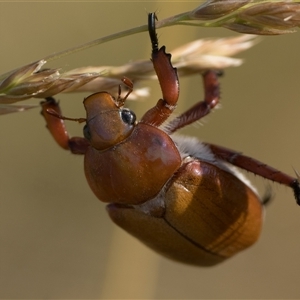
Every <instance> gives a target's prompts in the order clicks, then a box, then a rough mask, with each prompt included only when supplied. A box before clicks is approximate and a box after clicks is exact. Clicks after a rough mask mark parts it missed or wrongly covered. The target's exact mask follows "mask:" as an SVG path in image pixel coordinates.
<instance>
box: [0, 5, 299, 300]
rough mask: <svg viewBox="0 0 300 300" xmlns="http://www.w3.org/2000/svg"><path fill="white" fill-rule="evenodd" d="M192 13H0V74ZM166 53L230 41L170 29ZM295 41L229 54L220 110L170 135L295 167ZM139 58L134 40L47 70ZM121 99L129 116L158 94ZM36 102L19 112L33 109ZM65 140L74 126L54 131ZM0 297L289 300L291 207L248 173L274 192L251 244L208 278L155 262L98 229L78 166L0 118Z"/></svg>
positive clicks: (295, 212)
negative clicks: (151, 16)
mask: <svg viewBox="0 0 300 300" xmlns="http://www.w3.org/2000/svg"><path fill="white" fill-rule="evenodd" d="M198 4H199V3H197V2H184V1H182V2H168V1H165V2H160V1H156V2H155V1H152V2H143V1H140V2H126V1H124V2H122V1H121V2H120V1H119V2H114V1H112V2H99V3H97V2H80V3H77V2H72V3H68V2H64V3H51V2H47V3H46V2H45V3H33V2H31V3H23V2H19V3H14V2H9V3H0V45H1V56H0V59H1V64H0V73H5V72H7V71H9V70H12V69H15V68H17V67H19V66H22V65H25V64H27V63H29V62H31V61H34V60H37V59H40V58H42V57H44V56H46V55H49V54H51V53H53V52H57V51H60V50H63V49H66V48H69V47H72V46H75V45H78V44H82V43H84V42H87V41H90V40H93V39H96V38H98V37H101V36H106V35H108V34H112V33H115V32H118V31H121V30H124V29H128V28H132V27H135V26H138V25H142V24H145V23H146V22H147V13H148V12H152V11H157V12H158V17H159V19H163V18H166V17H169V16H171V15H175V14H178V13H181V12H184V11H188V10H191V9H193V8H195V7H196V6H197V5H198ZM158 35H159V38H160V43H161V45H162V44H165V45H167V50H168V51H171V50H172V49H173V48H175V47H178V46H179V45H181V44H183V43H186V42H189V41H192V40H194V39H198V38H202V37H203V38H205V37H223V36H236V35H237V34H236V33H234V32H231V31H229V30H225V29H216V28H210V29H203V28H195V27H184V26H175V27H170V28H165V29H161V30H159V31H158ZM299 49H300V31H298V32H297V33H294V34H289V35H284V36H274V37H264V38H263V39H262V40H261V42H260V43H259V44H258V45H256V46H255V47H253V48H252V49H250V50H248V51H246V52H244V53H241V54H240V55H239V57H243V58H245V63H244V64H243V65H242V66H241V67H238V68H231V69H227V70H226V73H225V76H224V77H223V78H222V79H221V84H222V100H221V101H222V109H219V110H217V111H215V113H213V114H212V115H210V116H209V117H207V118H206V119H205V121H204V122H203V125H204V126H200V125H195V126H189V127H188V128H186V129H184V130H182V133H184V134H189V135H192V136H197V137H199V138H200V139H202V140H205V141H208V142H212V143H216V144H220V145H223V146H227V147H229V148H232V149H236V150H238V151H242V152H244V153H245V154H247V155H249V156H252V157H254V158H257V159H259V160H261V161H263V162H266V163H268V164H269V165H271V166H274V167H276V168H278V169H280V170H282V171H284V172H286V173H289V174H291V175H294V171H293V169H292V166H293V167H294V168H295V169H298V170H300V136H299V120H300V118H299V111H300V81H299V78H300V75H299V70H300V59H299ZM139 58H143V59H147V58H150V43H149V39H148V34H147V33H141V34H138V35H135V36H130V37H127V38H123V39H119V40H117V41H113V42H110V43H106V44H103V45H100V46H98V47H94V48H92V49H88V50H85V51H83V52H79V53H76V54H73V55H70V56H68V57H66V58H63V59H60V60H56V61H53V62H51V63H49V64H47V65H46V67H54V68H55V67H59V68H62V69H63V70H70V69H72V68H75V67H82V66H88V65H121V64H124V63H126V62H129V61H130V60H134V59H139ZM200 82H201V81H200V78H199V77H198V76H194V77H191V78H187V79H186V78H184V79H182V80H181V95H180V100H179V105H178V109H177V112H180V111H183V110H185V109H186V108H188V107H189V106H190V105H192V104H193V103H195V102H196V101H198V100H199V99H201V98H202V95H203V94H202V85H201V83H200ZM146 84H147V85H149V86H150V87H151V97H149V98H148V99H147V100H146V101H143V102H131V103H130V104H129V105H130V107H131V108H132V109H133V110H135V111H136V112H137V115H138V116H141V115H142V114H143V113H144V112H145V111H146V110H147V109H149V108H150V107H152V106H153V105H154V103H156V101H157V99H158V98H159V97H160V89H159V86H158V83H157V82H149V83H148V82H146ZM85 96H87V94H85V93H82V94H69V95H64V94H61V95H59V96H58V97H57V98H58V99H59V100H60V101H61V106H62V108H63V111H64V114H65V115H67V116H70V117H72V116H73V117H84V108H83V105H82V100H83V97H85ZM38 102H39V100H38V99H31V100H29V101H27V103H34V104H37V103H38ZM67 126H68V129H69V131H70V133H71V134H72V135H82V125H78V124H77V123H74V122H69V123H68V124H67ZM0 128H1V130H0V140H1V143H0V166H1V167H0V214H1V215H0V222H1V223H0V234H1V236H0V238H1V241H0V251H1V253H0V259H1V261H0V297H1V298H32V299H33V298H43V299H46V298H61V299H62V298H82V299H84V298H90V299H92V298H98V299H101V298H108V299H109V298H111V299H113V298H127V299H134V298H152V299H155V298H185V299H187V298H210V299H213V298H239V299H242V298H273V299H274V298H300V287H299V275H300V259H299V253H300V238H299V228H300V207H297V206H296V204H295V200H294V197H293V193H292V191H291V190H290V189H289V188H287V187H284V186H280V185H278V184H273V183H269V182H267V181H266V180H264V179H261V178H258V177H254V176H250V178H251V180H252V181H253V183H254V184H255V185H257V186H258V187H259V189H260V191H261V192H262V193H263V192H264V191H265V189H266V188H267V187H268V186H269V185H270V186H271V188H272V189H273V191H274V193H275V198H274V200H273V202H272V203H271V204H270V205H269V206H268V207H267V210H266V222H265V226H264V228H263V232H262V235H261V238H260V240H259V241H258V243H256V244H255V245H254V246H253V247H251V248H250V249H249V250H246V251H244V252H243V253H240V254H239V255H237V256H235V257H233V258H231V259H229V260H228V261H226V262H224V263H223V264H220V265H218V266H216V267H212V268H198V267H192V266H186V265H183V264H179V263H176V262H172V261H169V260H167V259H165V258H163V257H161V256H159V255H157V254H156V253H154V252H152V251H151V250H149V249H148V248H146V247H145V246H144V245H142V244H141V243H140V242H139V241H137V240H135V239H134V238H132V237H131V236H129V235H128V234H127V233H125V232H123V230H122V229H120V228H117V227H116V226H115V225H114V224H113V223H112V222H111V221H110V219H109V217H108V215H107V213H106V211H105V204H103V203H101V202H100V201H99V200H97V199H96V197H95V196H94V195H93V194H92V192H91V191H90V189H89V187H88V186H87V183H86V180H85V177H84V173H83V157H81V156H74V155H71V154H70V153H68V152H67V151H63V150H61V149H60V148H59V147H58V146H57V145H56V144H55V143H54V141H53V140H52V138H51V137H50V135H49V133H48V132H47V130H46V128H45V124H44V120H43V119H42V118H41V116H40V114H39V109H34V110H31V111H27V112H24V113H15V114H10V115H5V116H0Z"/></svg>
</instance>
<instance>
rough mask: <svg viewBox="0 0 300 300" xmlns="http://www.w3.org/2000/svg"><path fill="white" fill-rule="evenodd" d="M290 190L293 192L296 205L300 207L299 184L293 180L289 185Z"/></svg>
mask: <svg viewBox="0 0 300 300" xmlns="http://www.w3.org/2000/svg"><path fill="white" fill-rule="evenodd" d="M291 188H292V189H293V190H294V195H295V198H296V202H297V204H298V205H300V182H299V181H298V180H297V179H295V180H294V181H293V182H292V184H291Z"/></svg>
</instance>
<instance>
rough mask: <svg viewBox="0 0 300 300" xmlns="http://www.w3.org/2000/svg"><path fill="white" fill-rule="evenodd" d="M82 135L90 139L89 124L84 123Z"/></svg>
mask: <svg viewBox="0 0 300 300" xmlns="http://www.w3.org/2000/svg"><path fill="white" fill-rule="evenodd" d="M83 136H84V137H85V138H86V139H87V140H90V139H91V132H90V128H89V126H88V125H87V124H86V125H84V127H83Z"/></svg>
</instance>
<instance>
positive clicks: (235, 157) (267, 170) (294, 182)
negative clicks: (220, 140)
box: [206, 144, 300, 205]
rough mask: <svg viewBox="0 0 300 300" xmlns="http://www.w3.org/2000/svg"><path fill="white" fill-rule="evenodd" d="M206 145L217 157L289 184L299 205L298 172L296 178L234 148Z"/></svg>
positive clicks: (299, 184)
mask: <svg viewBox="0 0 300 300" xmlns="http://www.w3.org/2000/svg"><path fill="white" fill-rule="evenodd" d="M206 145H207V146H208V147H209V148H210V149H211V151H212V152H213V153H214V154H215V155H216V156H217V157H218V158H220V159H222V160H225V161H227V162H229V163H230V164H232V165H234V166H237V167H239V168H242V169H244V170H246V171H249V172H252V173H254V174H256V175H259V176H262V177H264V178H266V179H269V180H272V181H275V182H277V183H280V184H284V185H286V186H289V187H290V188H292V189H293V191H294V195H295V198H296V201H297V204H298V205H300V183H299V179H300V178H299V175H298V174H297V176H298V179H297V178H294V177H291V176H289V175H287V174H285V173H283V172H281V171H279V170H276V169H274V168H272V167H270V166H268V165H266V164H264V163H262V162H260V161H258V160H256V159H254V158H251V157H249V156H245V155H243V154H241V153H239V152H236V151H234V150H231V149H228V148H225V147H221V146H217V145H213V144H206Z"/></svg>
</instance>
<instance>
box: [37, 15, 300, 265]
mask: <svg viewBox="0 0 300 300" xmlns="http://www.w3.org/2000/svg"><path fill="white" fill-rule="evenodd" d="M155 19H156V16H155V14H154V13H151V14H149V16H148V26H149V34H150V39H151V43H152V62H153V66H154V70H155V72H156V74H157V77H158V80H159V83H160V86H161V90H162V98H161V99H159V100H158V102H157V104H156V105H155V106H154V107H153V108H151V109H150V110H148V111H147V112H146V113H145V114H144V116H143V117H142V118H141V120H140V121H137V120H136V116H135V114H134V112H133V111H131V110H129V109H128V108H125V107H124V103H125V100H126V98H127V96H128V95H129V94H130V92H131V90H132V88H133V84H132V83H131V81H130V80H128V79H124V80H123V82H124V83H125V84H126V85H127V87H128V88H129V92H128V93H127V95H126V96H125V97H123V98H122V97H121V93H120V92H119V96H118V97H117V98H116V99H115V98H114V97H113V96H112V95H110V94H109V93H107V92H99V93H95V94H93V95H91V96H89V97H87V98H86V99H84V101H83V103H84V107H85V109H86V118H82V119H73V120H77V121H79V122H86V125H85V126H84V130H83V132H84V138H80V137H73V138H69V136H68V134H67V132H66V129H65V125H64V120H65V119H69V118H66V117H63V116H62V115H61V112H60V108H59V106H58V103H57V102H56V101H55V100H54V99H53V98H46V101H44V102H42V104H41V105H42V115H43V116H44V118H45V119H46V123H47V127H48V129H49V130H50V132H51V134H52V135H53V137H54V139H55V140H56V141H57V143H58V144H59V145H60V146H61V147H63V148H64V149H68V150H70V151H71V152H72V153H75V154H84V170H85V175H86V178H87V181H88V183H89V185H90V187H91V189H92V191H93V192H94V194H95V195H96V196H97V198H99V199H100V200H101V201H103V202H108V203H109V204H108V205H107V211H108V214H109V216H110V217H111V219H112V220H113V221H114V222H115V223H116V224H117V225H119V226H120V227H122V228H123V229H124V230H126V231H127V232H129V233H130V234H132V235H133V236H135V237H137V238H138V239H139V240H141V241H142V242H143V243H145V244H146V245H148V246H149V247H151V248H152V249H154V250H155V251H157V252H159V253H161V254H162V255H164V256H166V257H168V258H170V259H173V260H176V261H180V262H183V263H188V264H192V265H199V266H211V265H215V264H218V263H220V262H222V261H224V260H226V259H227V258H229V257H231V256H233V255H234V254H236V253H238V252H240V251H241V250H244V249H246V248H248V247H249V246H251V245H252V244H253V243H255V241H256V240H257V239H258V237H259V235H260V232H261V227H262V222H263V210H264V202H265V201H264V200H262V199H261V198H260V196H259V195H258V194H257V192H256V190H255V188H253V187H252V185H251V184H250V183H249V182H248V181H247V180H246V179H245V178H244V177H243V176H242V175H241V174H240V173H239V172H238V171H237V170H236V169H235V167H234V166H237V167H240V168H242V169H245V170H247V171H250V172H252V173H254V174H257V175H260V176H262V177H264V178H267V179H269V180H272V181H275V182H278V183H280V184H284V185H287V186H289V187H291V188H292V189H293V191H294V195H295V198H296V200H297V203H298V204H300V184H299V180H298V179H299V178H298V179H297V178H293V177H291V176H289V175H286V174H284V173H282V172H280V171H278V170H276V169H273V168H271V167H270V166H267V165H266V164H263V163H261V162H259V161H257V160H254V159H252V158H250V157H247V156H244V155H242V154H240V153H238V152H236V151H233V150H230V149H227V148H223V147H220V146H216V145H212V144H208V143H203V142H200V141H198V140H197V139H195V138H193V137H187V136H180V135H176V134H174V133H175V131H177V130H178V129H179V128H182V127H184V126H186V125H188V124H190V123H193V122H195V121H197V120H199V119H201V118H202V117H204V116H205V115H207V114H208V113H209V112H210V111H211V110H212V109H213V108H214V107H215V106H216V105H217V104H218V102H219V83H218V72H216V71H213V70H207V71H206V72H204V73H203V74H202V77H203V83H204V91H205V96H204V100H203V101H200V102H198V103H196V104H195V105H194V106H193V107H191V108H190V109H188V110H187V111H186V112H184V113H182V114H181V115H179V116H177V117H175V118H174V119H172V121H170V122H166V121H167V119H168V117H169V116H170V115H171V114H172V112H173V111H174V109H175V107H176V103H177V100H178V97H179V82H178V78H177V72H176V69H175V68H173V66H172V63H171V55H170V54H168V53H166V51H165V46H163V47H161V48H159V47H158V39H157V35H156V30H155Z"/></svg>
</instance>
